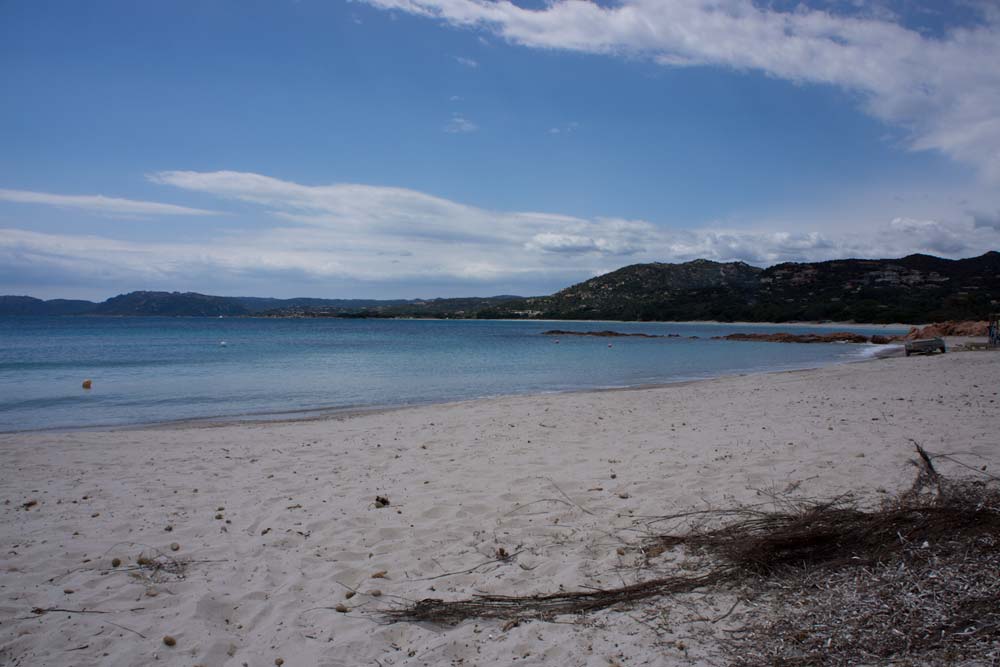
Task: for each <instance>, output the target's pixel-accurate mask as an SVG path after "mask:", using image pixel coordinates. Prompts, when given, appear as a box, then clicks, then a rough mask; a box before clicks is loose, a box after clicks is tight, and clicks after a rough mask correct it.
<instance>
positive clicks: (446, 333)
mask: <svg viewBox="0 0 1000 667" xmlns="http://www.w3.org/2000/svg"><path fill="white" fill-rule="evenodd" d="M553 328H558V329H571V330H577V331H588V330H591V331H592V330H600V329H613V330H615V331H621V332H644V333H650V334H670V333H673V334H679V335H680V336H681V338H657V339H642V338H617V339H610V340H609V339H603V338H581V337H562V338H560V339H559V343H558V344H556V341H555V340H554V339H553V338H552V337H549V336H543V335H542V332H543V331H546V330H548V329H553ZM844 329H845V327H843V326H834V327H809V328H805V327H795V326H760V325H710V324H676V323H620V322H613V323H609V322H603V323H602V322H597V323H595V322H515V321H425V320H271V319H240V318H225V319H221V318H219V319H214V318H159V317H135V318H103V317H37V318H34V317H7V318H0V431H19V430H33V429H47V428H63V427H75V426H104V425H122V424H146V423H154V422H165V421H173V420H181V419H196V418H209V417H222V418H241V417H260V416H272V417H275V416H295V415H300V416H306V415H308V414H309V411H314V410H330V409H334V410H335V409H345V408H355V407H372V406H397V405H406V404H415V403H432V402H443V401H452V400H456V399H466V398H477V397H485V396H497V395H505V394H523V393H540V392H558V391H568V390H578V389H588V388H603V387H631V386H639V385H646V384H656V383H668V382H678V381H683V380H691V379H699V378H708V377H714V376H719V375H728V374H734V373H751V372H759V371H770V370H780V369H793V368H808V367H816V366H822V365H826V364H831V363H838V362H843V361H849V360H852V359H861V358H863V357H864V356H866V355H868V354H870V353H871V350H872V348H871V347H870V346H858V345H783V344H778V343H742V342H726V341H717V340H710V337H711V336H718V335H723V334H726V333H732V332H735V331H761V332H765V331H839V330H844ZM853 330H857V331H861V332H863V333H885V332H886V331H896V330H886V329H873V328H864V327H855V328H853ZM689 336H698V337H699V338H698V339H697V340H695V339H691V338H688V337H689ZM609 343H610V345H611V346H610V347H609ZM85 379H90V380H92V381H93V388H92V389H90V390H89V391H87V390H84V389H82V388H81V383H82V382H83V380H85Z"/></svg>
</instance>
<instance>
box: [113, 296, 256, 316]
mask: <svg viewBox="0 0 1000 667" xmlns="http://www.w3.org/2000/svg"><path fill="white" fill-rule="evenodd" d="M93 314H94V315H168V316H178V315H183V316H208V317H217V316H219V315H230V316H232V315H249V314H250V309H249V308H247V307H246V306H244V305H243V304H241V303H240V302H239V301H238V300H236V299H235V298H233V297H228V296H210V295H208V294H198V293H196V292H129V293H128V294H119V295H118V296H115V297H112V298H110V299H108V300H107V301H105V302H103V303H100V304H98V306H97V308H95V309H94V311H93Z"/></svg>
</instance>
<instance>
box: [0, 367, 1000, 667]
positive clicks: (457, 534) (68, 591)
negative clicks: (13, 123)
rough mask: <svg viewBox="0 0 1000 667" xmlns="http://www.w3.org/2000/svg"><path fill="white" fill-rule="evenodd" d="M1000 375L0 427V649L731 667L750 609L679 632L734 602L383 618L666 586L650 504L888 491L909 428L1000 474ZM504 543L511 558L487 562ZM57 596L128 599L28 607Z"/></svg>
mask: <svg viewBox="0 0 1000 667" xmlns="http://www.w3.org/2000/svg"><path fill="white" fill-rule="evenodd" d="M998 380H1000V354H994V353H989V352H980V353H976V352H964V353H955V354H947V355H944V356H936V357H920V358H918V357H912V358H908V359H907V358H893V359H882V360H873V361H870V362H865V363H856V364H850V365H844V366H839V367H833V368H826V369H821V370H814V371H804V372H791V373H778V374H771V375H756V376H744V377H733V378H724V379H720V380H712V381H705V382H698V383H693V384H688V385H684V386H673V387H664V388H658V389H644V390H639V391H613V392H592V393H579V394H564V395H547V396H526V397H515V398H503V399H494V400H481V401H472V402H467V403H459V404H451V405H441V406H429V407H419V408H412V409H403V410H391V411H385V412H379V413H373V414H366V415H358V416H352V417H340V418H330V419H324V420H318V421H310V422H293V423H280V424H237V425H225V426H205V425H198V426H195V425H186V426H168V427H159V428H141V429H123V430H114V431H104V432H96V431H75V432H64V433H33V434H15V435H3V436H0V451H2V454H3V457H2V462H3V473H2V482H0V489H2V496H0V498H2V501H3V502H4V504H3V506H2V527H0V553H2V556H0V558H2V561H0V663H2V664H7V665H80V666H83V665H151V664H163V665H207V666H214V665H233V666H239V665H244V664H246V665H251V666H253V665H259V666H265V665H273V664H275V659H276V658H279V657H280V658H282V659H283V660H284V664H285V665H288V666H289V667H295V666H298V665H329V666H341V665H344V666H353V665H513V664H516V665H522V664H528V665H532V664H547V665H605V666H606V665H675V664H676V665H681V664H694V663H697V664H717V663H718V662H719V661H720V658H719V657H718V654H717V652H716V651H715V649H713V647H712V644H711V643H710V642H709V641H708V638H706V637H704V636H702V632H703V630H704V629H705V628H708V630H709V631H710V632H718V631H720V630H719V629H718V628H720V627H726V626H727V624H729V626H728V627H735V626H737V625H739V624H740V621H741V617H742V615H743V614H745V613H748V611H749V610H750V608H749V607H746V606H745V605H744V606H740V607H739V608H737V609H736V610H735V612H734V613H733V614H732V615H731V616H730V617H728V618H726V619H725V621H723V622H720V623H717V624H710V623H706V622H699V621H695V622H687V623H685V622H683V621H684V619H685V618H686V619H687V620H688V621H690V620H691V617H692V616H697V615H698V614H704V615H705V616H716V617H717V616H719V615H722V614H724V613H725V612H726V610H727V609H728V608H729V606H730V604H731V602H732V600H733V599H734V598H729V597H727V596H726V595H719V596H707V597H706V596H700V595H691V596H685V597H684V599H674V600H670V599H660V600H657V601H652V602H648V603H643V604H640V605H638V606H635V607H633V608H630V609H625V610H621V609H617V610H607V611H603V612H599V613H596V614H593V615H591V616H588V617H586V618H583V619H576V618H573V617H564V618H562V619H561V620H562V621H564V622H562V623H544V622H531V623H525V624H522V625H520V626H518V627H513V628H508V629H506V630H505V629H504V628H503V624H502V623H500V622H495V621H480V622H466V623H463V624H461V625H458V626H456V627H449V628H446V627H435V626H430V625H415V624H405V623H404V624H397V625H380V624H378V623H377V622H376V620H377V618H376V616H375V614H374V613H373V612H376V611H377V610H378V609H380V608H384V607H385V606H388V605H391V604H393V603H394V602H395V601H397V600H400V599H420V598H424V597H440V598H444V599H455V598H459V597H464V596H468V595H472V594H474V593H477V592H495V593H506V594H527V593H536V592H539V593H540V592H555V591H558V590H560V589H561V588H563V587H565V589H580V588H582V587H585V586H597V587H600V586H614V585H620V584H621V583H622V582H628V583H631V582H634V581H637V580H639V579H643V578H650V577H652V576H655V575H656V574H660V573H662V572H664V571H666V570H667V569H668V567H669V565H670V563H669V560H663V559H661V560H658V561H657V562H656V569H654V570H652V571H651V570H648V569H640V568H637V567H635V565H636V564H637V563H638V562H639V561H640V560H641V556H640V555H639V554H638V552H637V551H635V550H633V549H630V548H628V547H630V546H634V545H637V544H639V543H640V542H641V540H642V538H643V537H644V535H645V534H646V533H645V530H644V528H643V526H642V524H641V523H637V519H638V518H639V517H651V516H658V515H663V514H666V513H669V512H677V511H681V510H683V509H686V508H692V507H697V508H704V507H709V506H713V507H719V506H723V505H727V504H732V503H736V502H741V501H754V500H755V499H756V500H759V496H757V495H755V494H756V491H755V489H774V490H779V491H780V490H785V489H788V488H794V487H795V486H796V485H798V491H799V492H801V493H803V494H806V495H819V494H834V493H839V492H842V491H846V490H856V491H859V492H860V493H862V494H864V495H866V496H870V497H877V496H878V494H879V493H880V492H884V491H885V490H888V491H893V490H897V489H899V488H901V487H905V486H907V485H908V484H909V483H910V481H911V479H912V468H910V467H909V466H908V463H907V461H908V460H909V459H910V458H911V456H912V445H911V443H910V442H909V439H910V438H913V439H915V440H917V441H919V442H920V443H921V444H923V445H924V446H925V447H926V448H927V449H929V450H931V451H932V452H953V453H961V460H963V461H966V462H967V463H969V464H970V465H973V466H975V467H977V468H978V467H980V466H983V465H986V466H987V468H988V470H991V471H993V472H996V471H997V470H998V469H1000V447H998V433H1000V418H998V413H997V406H998V403H997V402H998V401H1000V396H998V395H997V391H998V390H1000V382H998ZM943 465H944V470H945V471H946V472H947V471H951V472H954V471H956V470H957V469H956V468H954V467H952V468H949V467H948V466H947V465H945V464H943ZM376 495H384V496H387V497H388V498H389V499H390V501H391V504H390V505H389V506H388V507H385V508H381V509H380V508H376V507H375V505H374V502H373V501H374V499H375V496H376ZM31 500H36V501H37V505H34V506H33V507H31V508H29V509H23V508H22V504H23V503H26V502H28V501H31ZM218 508H224V509H222V510H219V509H218ZM217 513H219V514H221V515H222V516H223V519H216V518H215V517H216V514H217ZM167 526H172V528H173V529H172V531H171V532H167V531H166V530H165V527H167ZM171 542H177V543H178V544H179V545H180V550H179V551H177V552H172V551H170V549H169V545H170V543H171ZM622 546H624V547H626V550H625V554H624V555H620V554H619V553H618V548H619V547H622ZM498 547H503V548H504V549H506V550H507V551H508V552H510V553H516V556H515V557H514V558H513V559H511V560H510V562H508V563H497V562H492V563H491V562H489V561H491V560H492V559H493V558H494V557H495V554H496V550H497V548H498ZM143 550H146V551H152V550H160V551H162V552H164V553H165V554H168V555H170V556H171V557H176V558H178V559H182V560H185V559H190V561H191V562H189V563H188V565H187V568H186V574H185V577H184V578H183V579H179V578H177V577H174V576H169V575H167V576H164V577H162V579H161V580H159V581H154V580H151V579H150V577H149V576H148V575H146V576H135V575H136V574H137V573H136V571H135V570H134V569H131V568H134V567H135V564H136V557H137V556H138V555H139V553H140V552H142V551H143ZM113 557H119V558H121V559H122V561H123V563H122V566H121V567H120V568H117V569H115V568H112V567H111V559H112V558H113ZM484 563H485V564H484ZM481 564H483V565H481ZM477 565H481V566H480V567H478V568H476V567H475V566H477ZM381 570H384V571H386V578H384V579H372V578H371V575H372V574H373V573H376V572H379V571H381ZM462 570H466V573H463V574H452V575H446V573H449V572H458V571H462ZM432 577H437V578H432ZM349 588H355V589H357V590H358V591H359V593H358V594H357V595H356V596H354V597H353V598H351V599H345V593H346V592H347V590H348V589H349ZM376 588H377V589H380V590H381V591H382V593H383V595H382V596H381V597H380V598H375V597H371V596H370V595H368V593H369V592H370V591H371V590H372V589H376ZM397 596H398V597H397ZM339 603H342V604H345V605H346V606H347V607H349V609H350V611H349V612H348V613H338V612H337V611H335V610H333V609H332V608H333V607H334V606H335V605H337V604H339ZM53 607H54V608H62V609H72V610H93V611H104V612H111V613H107V614H84V613H68V612H50V613H45V614H43V615H34V614H32V611H31V610H32V609H33V608H53ZM140 634H141V635H143V636H144V637H143V636H140ZM164 635H171V636H173V637H175V638H176V642H177V643H176V646H174V647H172V648H170V647H167V646H165V645H164V644H163V643H162V638H163V636H164ZM678 642H679V643H678Z"/></svg>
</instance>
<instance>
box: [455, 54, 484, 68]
mask: <svg viewBox="0 0 1000 667" xmlns="http://www.w3.org/2000/svg"><path fill="white" fill-rule="evenodd" d="M455 62H457V63H458V64H459V65H464V66H466V67H468V68H469V69H476V68H477V67H479V63H478V62H477V61H475V60H473V59H472V58H466V57H465V56H455Z"/></svg>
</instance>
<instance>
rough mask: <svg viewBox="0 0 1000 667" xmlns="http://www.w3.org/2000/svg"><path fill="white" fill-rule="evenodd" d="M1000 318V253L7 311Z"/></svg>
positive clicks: (655, 267) (144, 299)
mask: <svg viewBox="0 0 1000 667" xmlns="http://www.w3.org/2000/svg"><path fill="white" fill-rule="evenodd" d="M994 311H1000V253H998V252H995V251H990V252H987V253H985V254H983V255H981V256H979V257H971V258H968V259H958V260H951V259H942V258H940V257H932V256H930V255H909V256H907V257H902V258H899V259H838V260H831V261H827V262H786V263H783V264H776V265H774V266H771V267H768V268H766V269H761V268H758V267H755V266H750V265H749V264H745V263H743V262H728V263H723V262H713V261H709V260H705V259H698V260H694V261H692V262H684V263H681V264H666V263H662V262H654V263H650V264H633V265H631V266H626V267H623V268H621V269H618V270H617V271H612V272H611V273H607V274H604V275H601V276H597V277H595V278H591V279H590V280H585V281H584V282H581V283H578V284H576V285H573V286H571V287H567V288H566V289H563V290H561V291H559V292H556V293H555V294H552V295H551V296H542V297H528V298H524V297H516V296H495V297H469V298H451V299H395V300H375V299H315V298H299V299H272V298H263V297H225V296H212V295H207V294H197V293H194V292H183V293H181V292H146V291H142V292H130V293H128V294H121V295H119V296H116V297H113V298H111V299H108V300H107V301H105V302H103V303H100V304H95V303H92V302H90V301H69V300H62V299H54V300H52V301H42V300H41V299H34V298H32V297H27V296H0V315H68V314H93V315H167V316H180V315H184V316H219V315H224V316H231V317H232V316H263V317H431V318H480V319H491V318H529V319H539V318H544V319H562V320H605V319H607V320H660V321H677V320H720V321H730V322H731V321H738V320H743V321H750V322H788V321H823V320H834V321H842V322H847V321H855V322H876V323H878V322H904V323H918V322H941V321H945V320H982V319H985V318H986V317H987V316H988V315H989V313H991V312H994Z"/></svg>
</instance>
